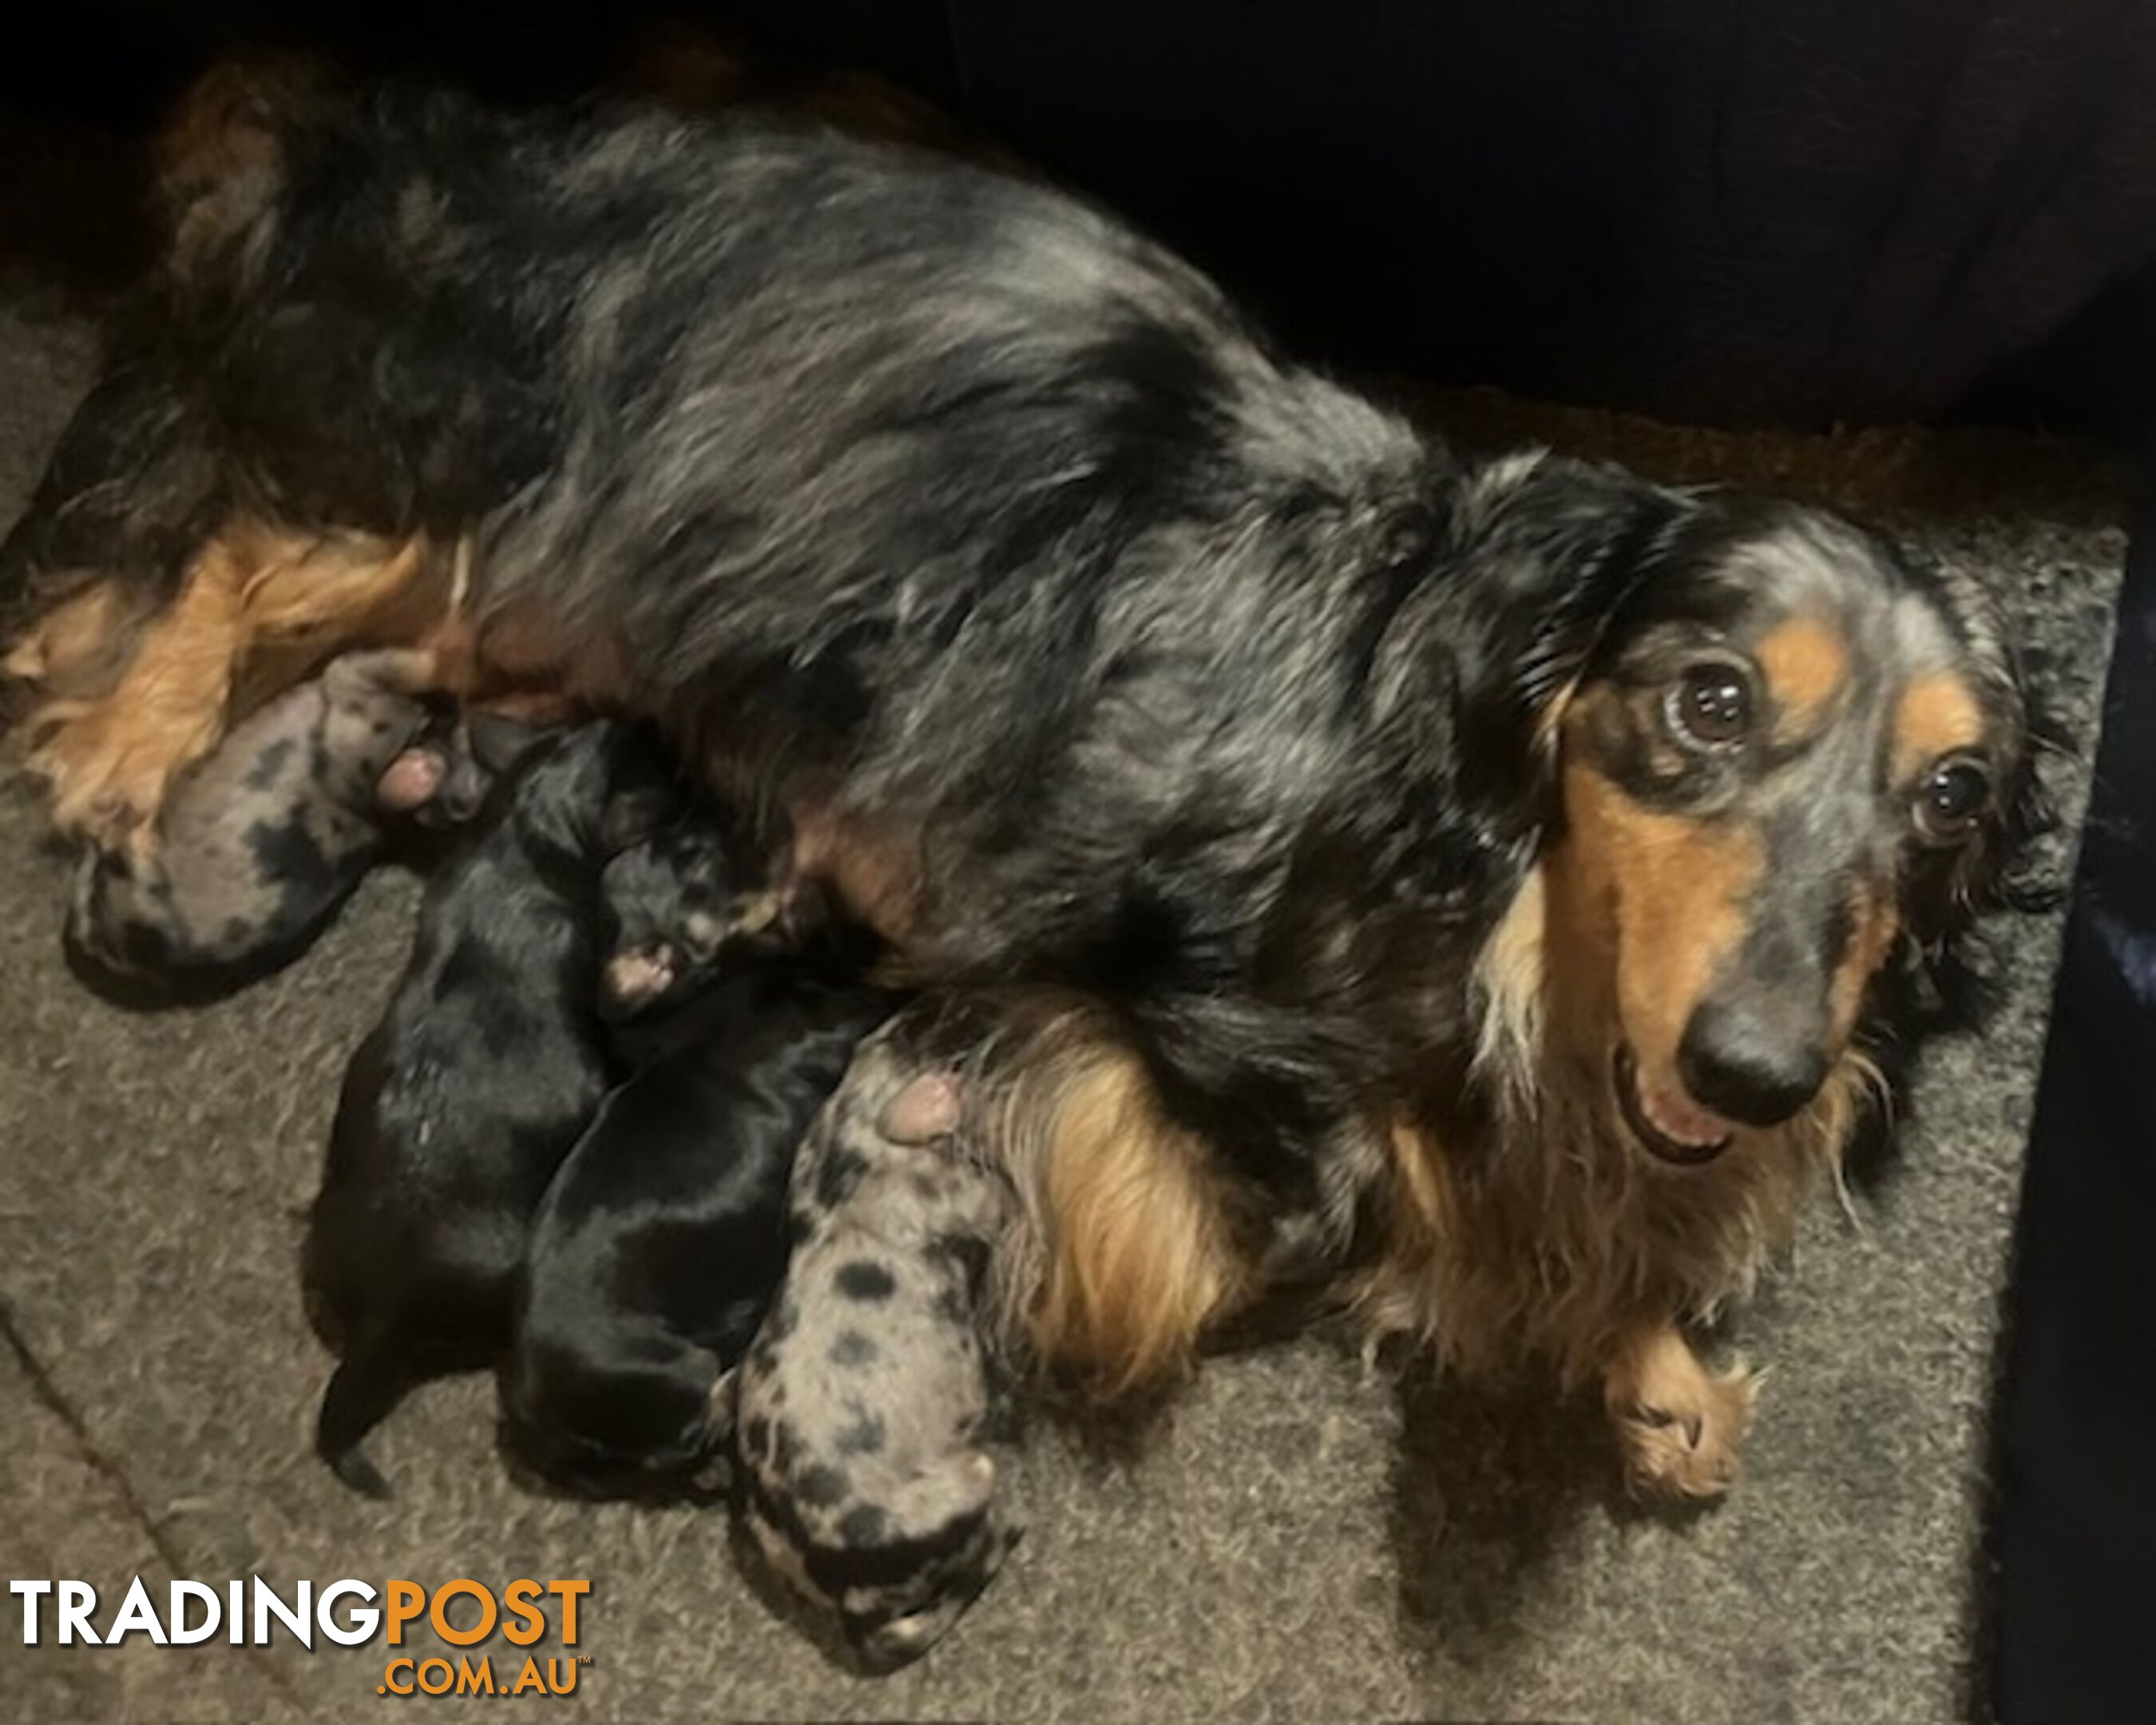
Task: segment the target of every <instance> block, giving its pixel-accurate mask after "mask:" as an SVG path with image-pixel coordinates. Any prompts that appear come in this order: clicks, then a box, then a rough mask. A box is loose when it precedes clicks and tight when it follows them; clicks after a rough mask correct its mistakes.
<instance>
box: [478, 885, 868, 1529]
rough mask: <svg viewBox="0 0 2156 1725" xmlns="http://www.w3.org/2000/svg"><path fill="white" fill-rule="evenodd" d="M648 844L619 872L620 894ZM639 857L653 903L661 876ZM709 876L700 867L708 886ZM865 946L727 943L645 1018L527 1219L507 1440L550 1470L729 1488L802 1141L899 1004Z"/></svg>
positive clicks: (597, 1478)
mask: <svg viewBox="0 0 2156 1725" xmlns="http://www.w3.org/2000/svg"><path fill="white" fill-rule="evenodd" d="M649 848H650V847H641V846H640V847H639V849H638V850H634V851H631V852H629V853H627V854H625V855H624V856H623V857H622V858H621V859H620V860H619V862H618V863H617V865H616V870H619V868H620V866H621V865H623V864H627V863H629V862H630V861H631V860H633V859H636V860H640V861H641V862H643V863H645V864H648V863H649V860H650V859H649V856H648V855H646V854H645V853H646V852H647V851H648V850H649ZM670 851H671V854H672V855H674V856H675V858H676V859H677V860H678V859H679V858H680V857H681V856H683V855H686V854H687V853H686V851H685V848H684V847H680V846H675V847H670ZM616 870H608V887H609V891H611V889H612V887H613V885H614V884H615V875H616ZM638 874H639V888H640V889H641V890H642V899H641V902H642V903H643V905H644V906H645V907H646V908H651V907H653V906H654V905H655V899H654V896H652V893H651V888H652V887H653V886H654V882H655V880H656V879H657V878H658V877H657V876H656V875H654V874H652V873H651V872H650V871H649V869H648V868H640V869H639V871H638ZM713 884H714V877H713V876H712V875H710V874H709V873H708V872H705V871H701V870H700V871H699V873H698V875H697V876H696V881H695V886H696V887H697V888H708V887H709V886H711V885H713ZM683 886H684V889H685V890H683V891H680V892H678V893H677V895H676V897H677V900H678V901H680V902H681V903H682V904H683V905H684V906H686V905H687V904H689V903H690V902H693V901H694V900H695V899H696V896H697V893H696V891H694V890H690V883H688V882H684V883H683ZM658 926H660V927H667V926H668V924H667V919H665V918H663V917H662V918H661V919H660V924H659V925H658ZM742 945H743V947H744V948H746V946H747V942H742ZM871 955H872V954H871V947H870V943H869V942H865V941H859V942H844V941H842V940H841V939H839V937H836V936H831V937H823V938H819V939H818V940H816V941H814V942H813V943H812V944H811V945H810V946H809V947H808V948H806V949H804V950H803V951H801V952H798V953H791V954H788V953H771V952H751V951H747V950H742V952H740V954H739V957H738V958H737V959H731V958H729V957H727V956H726V949H725V948H723V947H721V948H716V949H714V952H713V954H712V955H711V957H716V961H717V963H718V966H719V968H720V969H721V972H722V974H721V976H720V978H719V979H718V980H717V981H716V983H714V984H712V985H711V987H709V988H706V990H705V991H704V992H702V993H700V994H698V995H697V996H696V998H695V999H692V1000H690V1002H688V1003H687V1004H684V1005H680V1006H678V1007H676V1008H675V1009H672V1010H670V1011H666V1012H665V1013H664V1014H662V1015H661V1016H660V1018H659V1019H657V1020H656V1021H655V1022H652V1023H649V1024H643V1025H639V1026H637V1027H635V1029H636V1033H637V1038H636V1045H637V1048H638V1051H639V1053H640V1054H641V1055H644V1059H643V1060H639V1070H638V1071H637V1072H636V1075H635V1076H634V1077H632V1078H631V1079H630V1080H629V1082H628V1083H626V1084H625V1085H624V1086H622V1087H621V1088H620V1089H619V1090H617V1091H614V1092H613V1095H612V1096H608V1098H607V1100H606V1102H605V1104H604V1106H603V1107H601V1109H600V1111H599V1116H598V1119H597V1120H596V1121H594V1122H593V1124H592V1127H591V1130H590V1131H589V1132H586V1133H585V1134H584V1136H583V1139H582V1140H581V1141H579V1142H578V1143H577V1147H576V1149H575V1150H574V1151H573V1152H572V1153H571V1154H570V1157H569V1159H568V1161H567V1163H564V1164H563V1165H562V1171H561V1173H559V1174H557V1176H556V1177H555V1179H554V1183H553V1184H552V1186H551V1187H549V1188H548V1189H547V1197H546V1199H545V1201H544V1202H543V1203H542V1204H541V1205H540V1207H539V1214H538V1215H537V1217H536V1219H535V1221H534V1222H533V1224H532V1234H531V1249H530V1251H529V1253H528V1255H527V1257H526V1270H525V1275H524V1278H523V1281H522V1285H521V1297H520V1301H519V1312H518V1318H517V1325H516V1343H515V1345H514V1347H513V1348H512V1349H511V1353H510V1354H509V1357H508V1359H507V1361H506V1363H505V1366H504V1368H503V1373H502V1385H501V1388H502V1407H503V1412H504V1422H503V1423H504V1430H505V1435H506V1437H507V1439H508V1440H509V1442H510V1444H511V1447H512V1448H514V1449H515V1450H516V1451H517V1452H518V1453H520V1454H521V1455H523V1456H524V1457H525V1458H526V1460H527V1461H530V1462H531V1464H532V1465H533V1466H535V1467H536V1468H537V1469H538V1471H540V1472H541V1473H542V1474H544V1475H545V1476H547V1478H549V1479H551V1480H552V1481H555V1482H556V1483H557V1484H559V1485H562V1486H567V1487H569V1488H571V1489H572V1490H575V1491H581V1492H583V1493H585V1494H587V1495H589V1496H593V1497H612V1496H648V1495H663V1494H670V1493H679V1494H684V1495H695V1494H697V1493H700V1492H703V1491H711V1490H713V1489H715V1488H716V1487H718V1486H722V1485H723V1484H724V1483H725V1481H726V1447H727V1441H728V1440H729V1438H730V1436H731V1424H732V1422H731V1398H730V1396H729V1395H728V1394H726V1389H728V1388H729V1387H730V1386H729V1385H728V1383H727V1374H730V1373H731V1371H732V1369H733V1368H734V1367H735V1365H736V1364H737V1363H738V1362H739V1360H740V1358H741V1355H742V1350H743V1349H744V1348H747V1345H748V1342H749V1338H750V1337H751V1336H752V1335H753V1334H754V1333H755V1330H756V1327H757V1323H758V1322H760V1321H761V1320H762V1317H763V1314H764V1311H765V1308H766V1307H767V1306H768V1305H769V1304H770V1301H771V1298H772V1296H773V1294H774V1293H775V1292H776V1291H778V1285H779V1282H780V1280H781V1279H782V1278H783V1276H784V1274H785V1271H786V1252H787V1245H788V1235H787V1225H786V1201H787V1187H788V1177H789V1176H790V1175H791V1173H792V1172H793V1160H794V1155H795V1152H796V1151H797V1149H798V1147H799V1145H800V1142H801V1140H802V1137H803V1135H804V1134H805V1133H806V1132H808V1127H809V1123H810V1122H811V1121H813V1120H814V1117H815V1114H816V1111H817V1109H818V1108H819V1106H821V1105H822V1103H823V1101H824V1098H825V1097H827V1096H829V1095H830V1093H831V1091H833V1090H834V1089H835V1088H836V1087H837V1086H838V1082H839V1078H840V1077H841V1076H844V1072H845V1070H846V1063H847V1061H848V1060H850V1058H851V1056H852V1054H853V1051H854V1047H855V1044H856V1043H858V1042H859V1041H860V1039H861V1038H862V1037H863V1036H865V1034H868V1032H870V1030H872V1029H875V1026H876V1025H877V1024H880V1023H881V1022H882V1021H883V1020H884V1019H885V1018H887V1017H889V1016H890V1015H891V1012H892V1011H893V1010H894V1009H896V998H895V997H894V996H892V995H891V994H889V993H885V991H883V990H881V989H879V988H874V987H872V986H870V984H869V983H868V982H867V980H866V971H867V968H868V963H869V961H870V957H871ZM709 962H711V959H710V958H709V957H707V959H706V963H709Z"/></svg>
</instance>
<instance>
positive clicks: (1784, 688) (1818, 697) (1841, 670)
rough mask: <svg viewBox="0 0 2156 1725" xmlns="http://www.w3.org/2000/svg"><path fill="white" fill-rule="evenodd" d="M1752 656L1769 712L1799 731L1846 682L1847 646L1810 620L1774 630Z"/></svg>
mask: <svg viewBox="0 0 2156 1725" xmlns="http://www.w3.org/2000/svg"><path fill="white" fill-rule="evenodd" d="M1753 656H1754V657H1755V658H1756V659H1757V660H1758V661H1759V670H1760V674H1761V675H1763V676H1764V677H1765V678H1766V680H1767V688H1768V692H1769V693H1770V694H1772V695H1773V696H1774V705H1775V706H1776V707H1777V708H1779V710H1780V711H1782V712H1783V713H1784V715H1785V716H1788V717H1789V718H1792V719H1794V720H1795V721H1797V722H1798V723H1799V725H1809V723H1810V722H1811V721H1815V720H1816V719H1817V718H1818V717H1819V716H1820V715H1821V714H1822V713H1824V712H1825V711H1826V709H1827V708H1828V707H1829V706H1831V705H1832V704H1833V701H1834V698H1835V696H1837V695H1839V694H1840V692H1841V690H1842V687H1843V685H1845V683H1847V681H1848V680H1849V644H1848V643H1847V642H1846V641H1845V640H1844V639H1842V637H1841V636H1840V634H1839V633H1838V632H1837V631H1835V629H1832V628H1831V627H1830V626H1829V625H1828V624H1824V623H1821V622H1820V621H1819V620H1818V619H1816V618H1811V617H1794V618H1791V619H1789V621H1788V622H1787V623H1779V624H1775V625H1774V628H1772V629H1768V631H1767V633H1766V634H1764V635H1763V636H1761V637H1760V639H1759V644H1758V648H1757V649H1755V651H1754V654H1753Z"/></svg>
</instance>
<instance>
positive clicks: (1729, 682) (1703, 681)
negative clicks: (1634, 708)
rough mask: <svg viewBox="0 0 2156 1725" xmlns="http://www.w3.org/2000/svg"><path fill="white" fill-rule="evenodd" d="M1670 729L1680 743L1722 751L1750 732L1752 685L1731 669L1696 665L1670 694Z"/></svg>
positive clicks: (1742, 675) (1732, 667) (1721, 666)
mask: <svg viewBox="0 0 2156 1725" xmlns="http://www.w3.org/2000/svg"><path fill="white" fill-rule="evenodd" d="M1668 714H1669V721H1670V727H1671V729H1672V730H1673V731H1675V732H1676V734H1677V736H1678V737H1680V738H1681V739H1682V740H1683V741H1685V742H1690V743H1694V744H1697V745H1700V746H1702V747H1707V748H1725V747H1727V746H1728V745H1729V744H1731V743H1732V742H1739V741H1741V740H1742V739H1743V736H1744V733H1745V732H1748V731H1749V730H1750V729H1751V728H1752V684H1751V680H1749V679H1748V677H1746V675H1744V673H1743V671H1742V670H1739V669H1738V667H1737V666H1735V665H1724V664H1721V663H1708V664H1704V665H1694V666H1692V667H1691V670H1687V671H1686V673H1685V674H1684V675H1683V676H1681V677H1680V678H1679V679H1678V680H1677V683H1676V687H1674V688H1673V689H1671V691H1670V692H1669V698H1668Z"/></svg>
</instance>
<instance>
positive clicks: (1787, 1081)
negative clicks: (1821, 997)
mask: <svg viewBox="0 0 2156 1725" xmlns="http://www.w3.org/2000/svg"><path fill="white" fill-rule="evenodd" d="M1826 1065H1827V1060H1826V1050H1825V1048H1824V1047H1822V1046H1821V1045H1820V1039H1819V1038H1818V1037H1817V1036H1816V1035H1808V1034H1804V1033H1802V1032H1801V1031H1795V1030H1794V1028H1793V1027H1785V1026H1783V1025H1781V1024H1776V1023H1774V1021H1773V1020H1772V1019H1769V1018H1768V1016H1767V1015H1765V1014H1761V1013H1757V1012H1753V1011H1749V1010H1748V1009H1745V1008H1743V1007H1741V1006H1732V1005H1728V1004H1722V1003H1718V1002H1715V1001H1708V1002H1707V1003H1705V1004H1702V1005H1701V1006H1700V1007H1699V1009H1697V1011H1695V1012H1694V1013H1693V1014H1692V1015H1691V1023H1690V1024H1687V1025H1686V1026H1685V1034H1684V1040H1683V1042H1682V1043H1681V1044H1680V1045H1678V1048H1677V1076H1678V1077H1680V1078H1681V1079H1682V1080H1683V1081H1684V1086H1685V1088H1686V1090H1687V1091H1691V1097H1692V1100H1693V1101H1696V1102H1697V1103H1699V1104H1701V1105H1702V1106H1704V1107H1708V1108H1712V1110H1714V1111H1715V1112H1716V1113H1717V1114H1721V1115H1725V1116H1727V1117H1728V1118H1729V1119H1731V1120H1734V1121H1738V1122H1741V1123H1742V1124H1743V1125H1745V1126H1779V1125H1780V1124H1781V1122H1784V1121H1785V1120H1787V1119H1788V1118H1789V1117H1790V1116H1791V1115H1792V1114H1794V1113H1795V1112H1796V1111H1798V1110H1799V1108H1801V1107H1803V1106H1804V1104H1805V1103H1807V1102H1809V1101H1811V1099H1812V1098H1813V1097H1814V1096H1817V1095H1818V1094H1819V1087H1820V1085H1822V1084H1823V1083H1825V1081H1826Z"/></svg>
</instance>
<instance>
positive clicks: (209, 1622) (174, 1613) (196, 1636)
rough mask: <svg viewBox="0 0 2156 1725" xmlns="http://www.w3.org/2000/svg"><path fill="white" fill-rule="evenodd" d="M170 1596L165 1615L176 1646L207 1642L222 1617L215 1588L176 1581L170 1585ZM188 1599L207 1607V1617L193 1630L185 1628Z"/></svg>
mask: <svg viewBox="0 0 2156 1725" xmlns="http://www.w3.org/2000/svg"><path fill="white" fill-rule="evenodd" d="M171 1594H172V1597H171V1599H169V1600H168V1602H167V1611H166V1615H167V1617H168V1618H169V1619H170V1620H171V1622H170V1624H169V1625H168V1627H169V1628H170V1630H171V1632H172V1640H173V1642H174V1644H175V1645H178V1646H182V1647H187V1646H191V1645H193V1644H194V1643H195V1642H197V1641H207V1640H208V1639H209V1638H210V1637H211V1636H212V1635H215V1634H216V1633H217V1625H218V1619H219V1618H220V1617H222V1616H223V1609H222V1606H221V1602H220V1601H219V1600H218V1596H217V1589H215V1588H213V1587H205V1586H203V1584H202V1583H201V1582H199V1581H176V1582H174V1583H173V1584H172V1589H171ZM189 1599H200V1600H201V1601H202V1602H203V1604H205V1605H207V1606H208V1607H209V1615H208V1616H207V1617H205V1618H204V1619H203V1620H202V1622H201V1624H200V1625H198V1626H197V1627H196V1628H193V1629H189V1628H188V1627H187V1601H188V1600H189Z"/></svg>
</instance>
